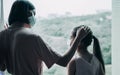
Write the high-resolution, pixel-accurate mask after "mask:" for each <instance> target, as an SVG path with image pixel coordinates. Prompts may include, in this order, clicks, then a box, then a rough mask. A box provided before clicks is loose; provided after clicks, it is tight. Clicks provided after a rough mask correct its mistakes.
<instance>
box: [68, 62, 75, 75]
mask: <svg viewBox="0 0 120 75" xmlns="http://www.w3.org/2000/svg"><path fill="white" fill-rule="evenodd" d="M75 71H76V63H75V60H72V61H71V62H70V63H69V65H68V75H75Z"/></svg>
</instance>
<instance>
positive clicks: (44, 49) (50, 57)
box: [36, 36, 61, 68]
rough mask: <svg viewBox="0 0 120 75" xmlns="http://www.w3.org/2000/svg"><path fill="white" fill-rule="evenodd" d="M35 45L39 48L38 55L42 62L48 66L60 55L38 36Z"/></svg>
mask: <svg viewBox="0 0 120 75" xmlns="http://www.w3.org/2000/svg"><path fill="white" fill-rule="evenodd" d="M36 38H37V45H38V49H37V50H39V56H40V57H41V59H42V60H43V61H44V63H45V64H46V65H47V67H48V68H50V67H51V66H52V65H53V64H54V63H56V62H57V61H58V60H59V58H60V57H61V56H60V55H59V54H57V53H56V52H54V51H53V50H52V49H51V47H49V46H48V45H47V44H46V43H45V42H44V41H43V40H42V39H41V37H40V36H37V37H36Z"/></svg>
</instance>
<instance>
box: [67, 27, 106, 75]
mask: <svg viewBox="0 0 120 75" xmlns="http://www.w3.org/2000/svg"><path fill="white" fill-rule="evenodd" d="M83 26H84V25H81V26H78V27H75V28H74V29H73V31H72V35H71V42H70V45H71V44H72V43H73V40H74V38H75V36H76V33H77V30H78V29H79V28H81V27H83ZM88 28H89V27H88ZM92 39H93V40H94V43H93V54H91V53H89V52H88V50H87V47H88V46H89V45H90V44H91V42H92ZM77 52H78V54H79V57H78V58H75V59H73V60H72V61H71V62H70V63H69V66H68V75H105V66H104V61H103V58H102V54H101V50H100V45H99V41H98V39H97V38H96V37H95V36H94V35H93V34H92V31H91V30H90V32H89V33H88V35H87V36H86V37H85V38H84V39H83V40H82V41H81V43H80V44H79V46H78V48H77Z"/></svg>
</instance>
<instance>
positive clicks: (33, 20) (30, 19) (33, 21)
mask: <svg viewBox="0 0 120 75" xmlns="http://www.w3.org/2000/svg"><path fill="white" fill-rule="evenodd" d="M28 21H29V24H30V25H31V27H33V26H34V25H35V22H36V19H35V16H34V14H32V16H30V17H28Z"/></svg>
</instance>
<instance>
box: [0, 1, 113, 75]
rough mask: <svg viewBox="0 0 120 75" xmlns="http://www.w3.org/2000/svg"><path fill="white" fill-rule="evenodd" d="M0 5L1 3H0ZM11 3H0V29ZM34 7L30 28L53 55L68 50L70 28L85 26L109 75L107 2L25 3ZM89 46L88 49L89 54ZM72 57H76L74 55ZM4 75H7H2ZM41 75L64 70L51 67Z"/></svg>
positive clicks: (109, 16) (64, 73) (109, 15)
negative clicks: (98, 42)
mask: <svg viewBox="0 0 120 75" xmlns="http://www.w3.org/2000/svg"><path fill="white" fill-rule="evenodd" d="M2 1H3V2H2ZM14 1H15V0H1V5H0V8H1V9H0V10H1V11H0V14H2V15H1V16H0V22H1V23H0V24H1V25H0V29H1V30H2V29H4V28H3V25H4V24H6V23H7V19H8V15H9V11H10V8H11V5H12V3H13V2H14ZM29 1H31V2H32V3H33V4H34V5H35V7H36V19H37V22H36V25H35V26H34V27H33V28H32V30H33V31H34V32H36V34H39V35H40V36H41V37H42V38H43V40H44V41H45V42H46V43H48V44H49V45H50V46H51V47H52V48H53V50H54V51H56V52H57V53H59V54H61V55H63V54H64V53H65V52H66V51H67V50H68V48H69V40H70V34H71V31H72V29H73V28H74V27H76V26H79V25H87V26H89V27H90V28H91V29H92V31H93V34H94V35H95V36H96V37H97V38H98V39H99V41H100V45H101V50H102V53H103V58H104V61H105V66H106V75H112V74H111V68H112V67H111V65H112V64H111V21H112V8H111V2H112V1H111V0H29ZM92 47H93V46H92V45H91V46H90V47H89V50H90V52H92V49H93V48H92ZM74 57H77V53H76V54H75V56H74ZM5 75H9V74H8V73H7V72H5ZM43 75H67V67H66V68H65V67H61V66H58V65H54V66H53V67H52V68H50V69H47V67H46V66H45V65H44V68H43Z"/></svg>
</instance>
